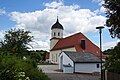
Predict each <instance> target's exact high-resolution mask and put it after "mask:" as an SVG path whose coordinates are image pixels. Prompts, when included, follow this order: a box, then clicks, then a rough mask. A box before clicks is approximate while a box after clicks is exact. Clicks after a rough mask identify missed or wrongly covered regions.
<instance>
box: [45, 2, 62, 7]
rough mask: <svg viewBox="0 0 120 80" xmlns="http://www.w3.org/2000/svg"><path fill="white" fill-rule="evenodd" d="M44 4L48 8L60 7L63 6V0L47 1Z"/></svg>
mask: <svg viewBox="0 0 120 80" xmlns="http://www.w3.org/2000/svg"><path fill="white" fill-rule="evenodd" d="M44 5H45V6H46V7H48V8H58V7H60V6H62V5H63V3H62V2H59V3H57V2H55V1H53V2H51V3H45V4H44Z"/></svg>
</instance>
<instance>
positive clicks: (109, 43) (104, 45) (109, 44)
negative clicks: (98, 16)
mask: <svg viewBox="0 0 120 80" xmlns="http://www.w3.org/2000/svg"><path fill="white" fill-rule="evenodd" d="M118 42H120V40H117V41H112V42H107V43H105V44H103V49H104V50H107V49H111V48H112V47H114V46H116V45H117V43H118Z"/></svg>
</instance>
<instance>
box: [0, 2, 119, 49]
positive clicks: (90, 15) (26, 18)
mask: <svg viewBox="0 0 120 80" xmlns="http://www.w3.org/2000/svg"><path fill="white" fill-rule="evenodd" d="M102 3H103V1H102V0H0V40H3V36H4V34H5V31H7V30H10V29H11V28H21V29H25V30H30V31H31V32H32V33H31V35H33V36H34V41H35V43H31V44H32V45H33V47H34V48H33V49H43V50H49V39H50V28H51V26H52V25H53V24H54V23H55V21H56V18H57V16H58V17H59V21H60V23H61V24H62V25H63V27H64V29H65V30H64V37H65V36H68V35H71V34H75V33H77V32H82V33H83V34H84V35H86V36H87V37H88V38H89V39H90V40H91V41H92V42H93V43H95V44H96V45H98V46H99V33H98V31H97V30H96V29H95V28H96V26H102V25H104V23H105V20H106V17H105V14H104V11H105V9H104V8H103V7H102V6H101V5H102ZM102 35H103V36H102V38H103V39H102V41H103V50H105V49H108V48H111V47H113V46H115V45H116V43H117V42H118V41H119V40H118V39H112V38H111V37H110V35H109V32H108V28H105V29H104V30H103V34H102Z"/></svg>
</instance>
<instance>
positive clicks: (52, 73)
mask: <svg viewBox="0 0 120 80" xmlns="http://www.w3.org/2000/svg"><path fill="white" fill-rule="evenodd" d="M38 67H39V68H41V69H42V70H43V72H45V73H46V74H47V75H48V77H49V78H51V80H100V76H93V75H90V74H65V73H62V72H58V71H56V70H58V65H38Z"/></svg>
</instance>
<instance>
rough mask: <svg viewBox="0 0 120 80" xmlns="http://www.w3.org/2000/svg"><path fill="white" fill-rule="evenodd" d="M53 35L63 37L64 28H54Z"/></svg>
mask: <svg viewBox="0 0 120 80" xmlns="http://www.w3.org/2000/svg"><path fill="white" fill-rule="evenodd" d="M51 37H52V38H53V37H56V38H62V37H63V30H62V29H52V32H51Z"/></svg>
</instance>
